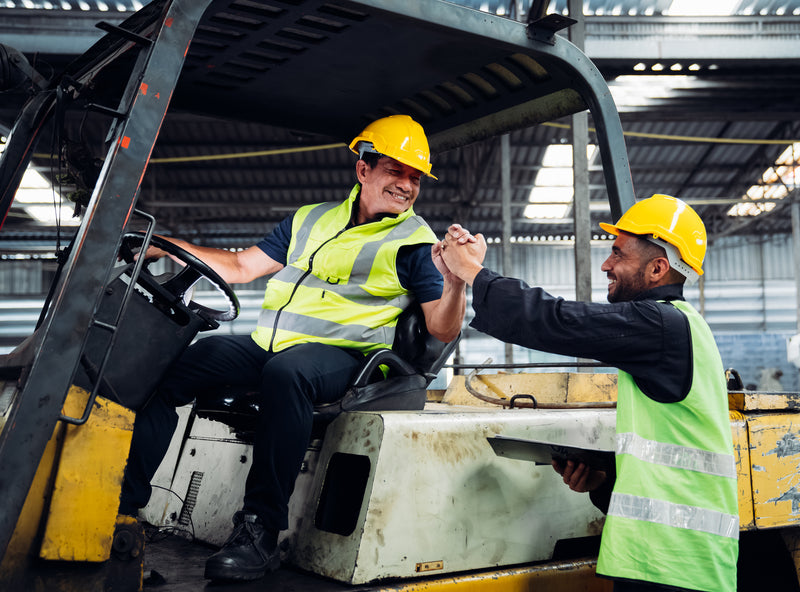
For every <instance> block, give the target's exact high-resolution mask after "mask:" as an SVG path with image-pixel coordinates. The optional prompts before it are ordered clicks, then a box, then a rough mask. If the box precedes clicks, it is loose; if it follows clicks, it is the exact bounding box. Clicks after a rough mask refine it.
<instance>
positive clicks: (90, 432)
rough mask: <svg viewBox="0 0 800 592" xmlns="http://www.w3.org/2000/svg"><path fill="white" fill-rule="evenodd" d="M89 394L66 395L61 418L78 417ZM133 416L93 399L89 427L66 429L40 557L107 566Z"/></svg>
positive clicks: (79, 390)
mask: <svg viewBox="0 0 800 592" xmlns="http://www.w3.org/2000/svg"><path fill="white" fill-rule="evenodd" d="M87 399H88V394H87V393H86V391H84V390H82V389H78V388H76V387H73V388H72V389H70V392H69V395H68V396H67V400H66V402H65V404H64V412H65V414H67V415H70V416H72V417H80V416H81V415H82V414H83V410H84V408H85V407H86V402H87ZM134 415H135V414H134V412H133V411H131V410H129V409H127V408H125V407H122V406H121V405H118V404H116V403H113V402H111V401H109V400H107V399H104V398H102V397H97V399H96V400H95V402H94V409H93V410H92V414H91V415H90V416H89V419H88V421H87V422H86V423H85V424H83V425H69V424H67V425H65V426H64V436H63V445H62V448H61V454H60V458H59V463H58V468H57V471H56V475H55V481H54V484H53V495H52V499H51V502H50V511H49V513H48V516H47V520H46V526H45V530H44V537H43V540H42V546H41V550H40V553H39V555H40V557H42V558H44V559H57V560H64V561H105V560H107V559H108V558H109V556H110V553H111V540H112V536H113V534H114V525H115V521H116V518H117V510H118V508H119V493H120V488H121V485H122V476H123V474H124V471H125V463H126V462H127V459H128V451H129V449H130V443H131V436H132V435H133V419H134Z"/></svg>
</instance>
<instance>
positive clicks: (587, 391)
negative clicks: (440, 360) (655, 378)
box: [442, 372, 617, 408]
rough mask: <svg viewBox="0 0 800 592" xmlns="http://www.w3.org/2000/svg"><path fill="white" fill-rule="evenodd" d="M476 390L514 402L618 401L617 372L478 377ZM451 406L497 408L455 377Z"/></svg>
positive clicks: (446, 399)
mask: <svg viewBox="0 0 800 592" xmlns="http://www.w3.org/2000/svg"><path fill="white" fill-rule="evenodd" d="M472 385H473V387H474V388H475V389H476V390H478V389H480V390H481V392H483V393H485V394H486V395H488V396H490V397H492V398H496V399H501V400H507V401H510V400H511V397H514V396H518V395H532V396H533V397H535V398H536V401H537V403H538V404H539V405H542V406H544V405H561V404H563V405H564V406H569V405H575V406H576V407H580V405H579V404H580V403H613V402H615V401H616V400H617V375H616V373H599V372H540V373H530V374H527V373H520V374H478V375H477V376H475V377H474V378H473V380H472ZM442 402H443V403H447V404H450V405H474V406H478V407H495V408H497V405H494V404H492V403H486V402H484V401H481V400H480V399H478V398H476V397H474V396H472V395H471V394H470V393H469V391H468V390H467V388H466V385H465V378H464V377H463V376H454V377H453V380H452V381H451V382H450V385H449V386H448V388H447V392H446V393H445V395H444V398H443V399H442Z"/></svg>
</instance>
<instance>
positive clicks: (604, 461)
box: [486, 436, 614, 471]
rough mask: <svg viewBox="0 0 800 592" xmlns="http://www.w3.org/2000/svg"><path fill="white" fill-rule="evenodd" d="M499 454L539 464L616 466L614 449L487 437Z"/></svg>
mask: <svg viewBox="0 0 800 592" xmlns="http://www.w3.org/2000/svg"><path fill="white" fill-rule="evenodd" d="M486 439H487V440H488V441H489V444H491V446H492V449H493V450H494V452H495V454H496V455H497V456H505V457H508V458H513V459H516V460H526V461H529V462H533V463H534V464H537V465H549V464H550V461H551V460H556V461H558V462H561V463H563V462H565V461H568V460H572V461H575V462H582V463H584V464H586V465H588V466H590V467H591V468H593V469H595V470H598V471H609V470H610V469H611V468H612V467H613V466H614V451H613V450H604V449H601V450H594V449H590V448H578V447H575V446H567V445H564V444H556V443H554V442H542V441H539V440H524V439H521V438H508V437H506V436H494V437H492V438H486Z"/></svg>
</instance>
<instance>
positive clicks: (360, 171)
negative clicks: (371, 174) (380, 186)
mask: <svg viewBox="0 0 800 592" xmlns="http://www.w3.org/2000/svg"><path fill="white" fill-rule="evenodd" d="M368 168H369V165H368V164H367V163H366V162H365V161H363V160H360V159H359V160H358V161H357V162H356V178H357V179H358V182H359V183H361V184H362V185H363V184H364V180H365V179H366V175H367V169H368Z"/></svg>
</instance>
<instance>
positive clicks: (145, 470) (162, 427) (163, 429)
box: [120, 335, 364, 535]
mask: <svg viewBox="0 0 800 592" xmlns="http://www.w3.org/2000/svg"><path fill="white" fill-rule="evenodd" d="M363 358H364V356H363V354H361V353H360V352H358V351H355V350H350V349H346V348H339V347H334V346H330V345H323V344H319V343H305V344H301V345H296V346H293V347H290V348H288V349H286V350H283V351H281V352H278V353H271V352H267V351H266V350H264V349H263V348H261V347H260V346H259V345H257V344H256V343H255V342H254V341H253V340H252V338H251V337H250V336H249V335H224V336H211V337H206V338H204V339H200V340H199V341H197V342H196V343H194V344H193V345H191V346H190V347H189V348H188V349H187V350H186V351H185V352H184V353H183V354H182V355H181V357H180V358H178V360H177V361H176V362H175V363H174V364H173V365H172V366H171V367H170V369H169V370H168V371H167V374H166V375H165V377H164V379H163V380H162V381H161V383H160V385H159V387H158V389H157V391H156V393H155V395H154V396H153V398H152V399H151V400H150V401H149V402H148V403H147V405H145V407H144V408H142V409H141V410H139V411H138V412H137V414H136V420H135V423H134V429H133V439H132V442H131V452H130V455H129V458H128V465H127V469H126V471H125V481H124V483H123V486H122V495H121V500H120V501H121V503H120V513H123V514H132V515H135V514H136V512H137V511H138V509H139V508H142V507H144V506H145V505H146V504H147V501H148V499H149V498H150V492H151V488H150V481H151V479H152V478H153V475H154V474H155V472H156V470H157V469H158V466H159V465H160V464H161V461H162V460H163V458H164V456H165V455H166V453H167V449H168V448H169V444H170V441H171V439H172V434H173V433H174V431H175V428H176V427H177V425H178V414H177V413H176V411H175V408H176V407H179V406H182V405H186V404H187V403H191V402H192V401H193V400H195V398H196V397H202V396H203V393H204V392H209V391H213V389H214V388H215V387H221V386H224V385H232V386H247V387H255V388H257V389H258V390H259V392H260V399H259V408H260V412H259V418H258V429H257V431H256V434H255V439H254V443H253V464H252V466H251V468H250V472H249V474H248V477H247V482H246V485H245V496H244V504H243V508H242V509H243V510H244V511H245V512H247V513H253V514H257V515H258V516H259V517H260V518H261V520H262V521H263V522H264V526H265V527H266V528H267V530H268V531H271V532H273V533H274V534H276V535H277V533H278V532H279V531H280V530H283V529H285V528H286V527H287V525H288V503H289V496H290V495H291V493H292V489H293V487H294V481H295V479H296V478H297V474H298V473H299V470H300V466H301V463H302V461H303V457H304V455H305V451H306V448H307V447H308V441H309V438H310V437H311V428H312V422H313V411H314V405H316V404H321V403H329V402H332V401H335V400H336V399H338V398H340V397H341V396H342V395H343V394H344V392H345V390H346V388H347V387H348V385H349V383H350V382H351V380H352V378H353V377H354V375H355V373H356V371H357V369H358V366H359V364H360V363H361V361H362V360H363Z"/></svg>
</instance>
